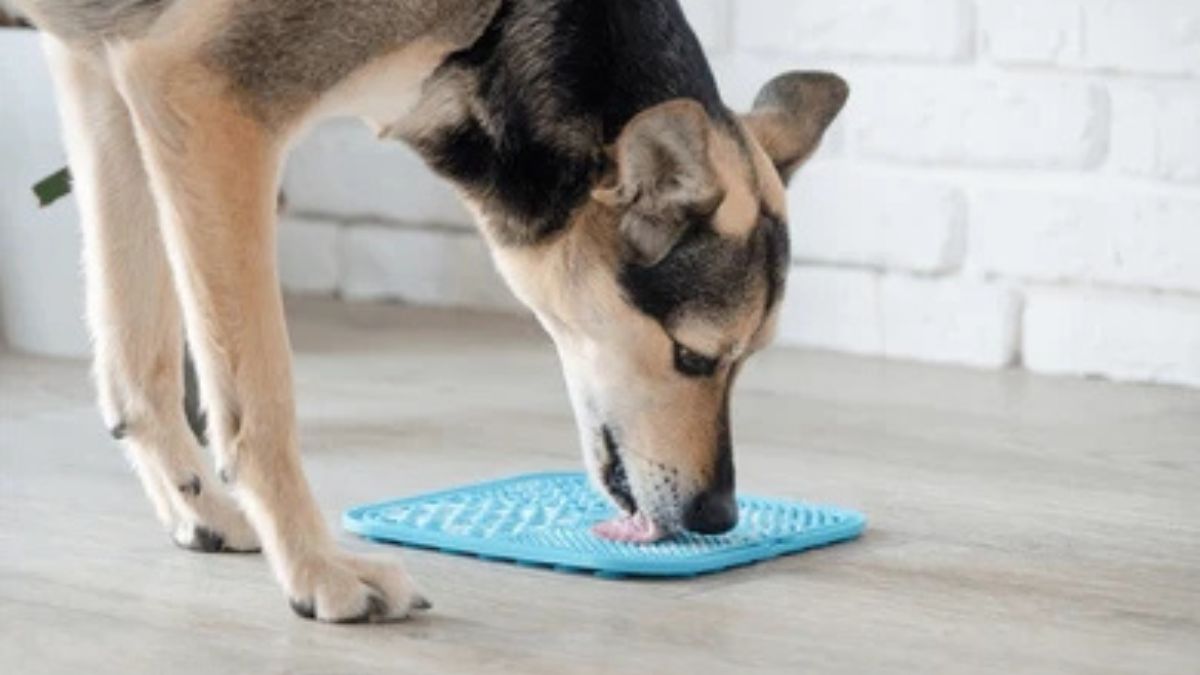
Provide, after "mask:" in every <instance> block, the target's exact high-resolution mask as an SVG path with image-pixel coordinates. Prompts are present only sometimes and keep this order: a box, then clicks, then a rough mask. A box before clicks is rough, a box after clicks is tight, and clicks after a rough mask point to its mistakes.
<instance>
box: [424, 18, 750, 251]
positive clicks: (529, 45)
mask: <svg viewBox="0 0 1200 675" xmlns="http://www.w3.org/2000/svg"><path fill="white" fill-rule="evenodd" d="M464 74H465V75H467V77H466V78H463V77H462V76H463V75H464ZM440 78H444V79H445V80H451V79H455V80H456V81H458V80H466V81H472V82H476V83H477V86H476V88H475V90H474V91H471V92H468V93H467V95H468V96H469V97H471V98H473V99H474V105H472V106H470V108H471V110H472V111H473V112H472V115H473V116H472V117H469V118H468V119H466V120H456V121H454V122H453V123H451V124H448V125H447V126H446V127H445V128H443V129H441V130H439V131H437V132H435V133H432V134H427V135H425V136H423V137H421V138H418V139H414V144H415V145H416V147H417V148H418V150H420V151H421V152H422V154H423V155H424V156H425V157H426V159H427V160H428V161H429V162H430V164H431V165H432V166H433V167H434V168H435V169H437V170H438V171H439V172H441V173H443V174H445V175H446V176H448V177H450V178H451V179H453V180H455V181H457V182H459V183H460V184H462V185H464V186H465V187H467V188H468V189H469V190H471V191H472V192H473V193H474V194H476V196H478V197H480V198H481V199H483V200H484V201H486V202H487V203H488V206H490V207H492V209H493V210H494V211H495V212H499V213H501V214H503V215H504V216H505V217H504V221H505V222H503V223H501V224H499V225H498V232H497V234H498V235H499V236H500V237H501V238H502V240H504V241H505V243H510V244H522V243H533V242H537V241H539V240H541V239H543V238H544V237H546V236H549V235H552V234H554V233H556V232H559V231H560V230H561V229H562V228H563V227H564V226H566V224H567V222H568V220H569V217H570V215H571V213H572V212H573V211H574V210H575V209H576V208H577V207H578V206H579V205H580V204H581V203H582V202H583V200H585V199H586V198H587V197H588V193H589V191H590V189H591V188H592V186H593V185H594V184H595V182H596V179H597V178H598V177H599V176H600V175H602V174H603V173H604V172H605V171H607V170H608V168H609V165H608V162H609V160H608V158H607V157H606V155H605V146H606V145H608V144H611V143H612V142H613V141H614V140H615V139H616V137H617V136H618V135H619V134H620V132H621V130H622V129H623V128H624V127H625V125H626V123H628V122H629V120H631V119H632V118H633V117H634V116H635V115H637V114H638V113H639V112H641V111H643V110H646V109H648V108H651V107H653V106H655V105H657V104H659V103H663V102H666V101H668V100H671V99H675V98H682V97H686V98H692V99H695V100H697V101H699V102H700V103H702V104H703V105H704V106H705V108H706V109H707V110H708V112H709V115H710V116H711V117H713V118H714V119H717V120H724V121H729V120H731V119H732V116H731V113H730V112H729V111H728V110H727V109H726V108H725V106H724V104H722V102H721V98H720V95H719V94H718V92H717V86H716V82H715V80H714V78H713V76H712V72H711V71H710V70H709V67H708V63H707V61H706V59H705V57H704V53H703V51H702V49H701V47H700V44H699V42H698V41H697V40H696V37H695V35H694V34H693V33H692V30H691V28H690V27H689V26H688V24H687V21H686V20H685V19H684V16H683V12H682V10H681V9H680V8H679V4H678V3H677V2H676V1H675V0H637V2H631V1H629V0H554V1H546V0H506V2H505V3H504V5H503V7H502V8H501V10H500V11H499V13H498V14H497V16H496V17H495V19H493V21H492V24H491V26H490V27H489V28H488V30H487V31H486V32H485V33H484V35H483V36H482V37H481V38H480V39H479V40H478V41H477V42H476V43H475V44H474V45H473V46H472V47H471V48H469V49H466V50H463V51H461V52H459V53H456V54H453V55H451V57H450V58H449V59H447V60H446V62H445V63H444V64H443V65H442V66H441V68H440V69H439V71H438V73H437V74H435V77H434V82H433V84H432V85H431V86H436V84H437V81H438V80H439V79H440ZM489 130H491V131H489Z"/></svg>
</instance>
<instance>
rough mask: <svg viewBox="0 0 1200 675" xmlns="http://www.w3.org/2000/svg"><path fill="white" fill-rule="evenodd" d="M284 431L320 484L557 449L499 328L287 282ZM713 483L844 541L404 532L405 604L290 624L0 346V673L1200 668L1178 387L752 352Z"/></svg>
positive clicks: (1189, 477)
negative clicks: (614, 557) (516, 557)
mask: <svg viewBox="0 0 1200 675" xmlns="http://www.w3.org/2000/svg"><path fill="white" fill-rule="evenodd" d="M291 310H292V314H293V333H294V335H295V346H296V349H297V386H298V391H299V408H300V419H301V422H300V423H301V434H302V439H303V440H302V444H303V447H304V452H305V461H306V464H307V467H308V469H309V474H310V476H311V477H312V480H313V482H314V485H315V489H316V491H317V494H318V496H319V498H320V500H321V502H322V505H323V506H324V508H325V509H326V511H327V514H328V517H329V519H330V520H331V522H336V518H337V514H338V513H339V512H340V511H341V510H342V509H343V508H345V507H347V506H349V505H351V504H354V503H358V502H363V501H368V500H373V499H382V498H387V497H392V496H397V495H401V494H405V493H411V492H414V491H423V490H429V489H434V488H439V487H443V486H449V485H453V484H456V483H461V482H466V481H472V480H478V479H481V478H486V477H491V476H499V475H505V474H511V473H516V472H520V471H529V470H543V469H553V468H573V467H575V466H576V465H577V463H578V460H577V459H576V452H577V451H576V449H575V446H574V443H575V435H574V431H573V429H572V422H571V418H570V413H569V410H568V407H567V404H566V401H565V396H564V393H563V387H562V385H561V384H560V382H559V375H558V372H557V366H556V363H555V358H554V355H553V352H552V350H551V348H550V345H549V343H548V342H547V340H546V339H545V338H544V337H542V335H541V334H540V332H539V331H538V329H537V328H536V327H534V326H533V325H532V324H531V323H530V322H528V321H522V320H516V319H511V318H500V317H494V316H485V315H470V314H462V313H451V312H441V311H430V310H416V309H403V308H398V307H392V306H346V305H340V304H337V303H330V302H317V301H304V302H299V303H293V305H292V307H291ZM735 417H736V421H735V437H736V440H737V456H738V471H739V483H740V486H741V487H742V488H743V489H744V490H746V491H753V492H757V493H764V494H774V495H781V496H791V497H805V498H809V499H814V500H822V501H831V502H837V503H842V504H845V505H848V506H854V507H857V508H860V509H862V510H864V511H865V512H866V513H867V514H868V515H869V517H870V519H871V525H870V530H869V532H868V533H867V535H866V536H864V538H863V539H861V540H860V541H858V542H855V543H853V544H849V545H844V546H838V547H833V548H830V549H825V550H821V551H815V552H811V553H808V554H805V555H802V556H797V557H792V558H788V559H784V560H780V561H775V562H771V563H767V564H763V565H758V566H755V567H751V568H747V569H742V570H736V571H733V572H729V573H725V574H720V575H715V576H710V577H705V578H702V579H697V580H691V581H683V582H613V581H604V580H598V579H592V578H589V577H580V576H567V575H561V574H556V573H552V572H544V571H537V570H527V569H522V568H518V567H514V566H507V565H502V564H488V563H482V562H478V561H474V560H471V559H467V558H459V557H449V556H441V555H435V554H432V553H424V552H409V551H404V552H401V551H398V550H395V549H388V548H380V547H376V546H372V545H369V544H366V543H363V542H358V541H355V540H353V539H351V538H349V537H345V542H346V544H347V545H348V546H351V547H354V548H357V549H361V550H374V551H377V552H378V553H380V554H381V555H385V556H403V557H404V558H405V559H406V561H407V563H408V565H409V567H410V569H411V571H412V572H413V574H414V575H415V576H416V577H417V578H418V579H419V580H420V581H421V583H422V584H423V586H424V587H425V588H426V589H427V590H428V591H429V593H430V595H431V596H432V597H433V599H434V601H435V603H436V609H435V611H434V612H433V613H432V614H430V615H428V616H425V617H422V618H420V619H418V620H415V621H413V622H410V623H407V624H402V625H391V626H369V627H353V628H347V627H329V626H319V625H314V624H311V623H307V622H303V621H300V620H298V619H295V618H294V617H293V616H292V615H291V613H290V611H289V610H288V609H287V606H286V604H285V603H284V602H283V600H282V598H281V597H280V594H279V592H278V591H277V590H276V589H275V587H274V584H273V583H272V582H271V579H270V578H269V576H268V572H267V570H266V567H265V565H263V563H262V561H261V559H260V558H259V557H257V556H200V555H195V554H189V553H186V552H184V551H180V550H177V549H175V548H174V547H172V546H171V544H170V543H169V541H168V539H167V536H166V535H165V534H164V533H162V532H159V531H158V529H157V526H156V525H155V523H154V521H153V518H152V516H151V514H150V509H149V506H148V505H147V504H146V503H145V501H144V498H143V497H142V496H141V494H140V492H139V490H138V487H137V483H136V480H135V479H134V478H133V476H132V475H131V474H130V473H129V471H128V469H127V468H126V467H125V465H124V462H123V460H122V459H121V457H120V455H119V453H118V452H117V450H116V449H115V448H114V447H113V444H112V442H111V441H109V440H108V439H107V437H106V436H105V434H104V431H103V429H102V428H101V425H100V423H99V419H98V416H97V414H96V413H95V412H94V409H93V406H92V401H91V392H90V386H89V384H88V379H87V374H86V366H85V365H84V364H82V363H70V362H61V361H50V360H45V359H36V358H30V357H23V356H16V355H13V354H0V672H2V673H22V674H23V673H60V672H79V671H85V670H86V671H92V672H95V671H99V672H120V673H161V672H171V673H191V672H197V673H199V672H230V673H233V672H252V673H267V672H295V673H344V672H413V673H436V672H464V673H489V672H516V673H555V674H557V673H567V672H581V673H592V672H595V673H600V672H656V671H657V672H660V673H675V672H692V673H699V672H737V673H743V672H747V673H748V672H764V673H765V672H792V673H796V672H830V673H856V674H858V673H868V672H887V671H892V672H980V673H1012V672H1079V673H1194V672H1200V524H1198V522H1197V516H1198V515H1200V394H1198V393H1197V392H1188V391H1184V390H1178V389H1169V388H1153V387H1133V386H1116V385H1111V384H1106V383H1099V382H1087V381H1072V380H1053V379H1044V378H1037V377H1032V376H1029V375H1027V374H1022V373H1002V374H995V373H977V372H970V371H963V370H955V369H942V368H933V367H928V366H918V365H910V364H897V363H884V362H879V361H872V360H863V359H852V358H846V357H839V356H832V355H826V354H817V353H805V352H795V351H785V350H775V351H772V352H770V353H768V354H766V355H764V356H763V357H761V358H759V359H758V360H757V361H756V362H755V363H753V364H752V366H751V368H750V369H749V372H748V373H747V374H746V377H745V378H744V380H743V382H742V384H741V385H740V391H739V394H738V396H737V399H736V410H735Z"/></svg>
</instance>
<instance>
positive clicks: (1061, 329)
mask: <svg viewBox="0 0 1200 675" xmlns="http://www.w3.org/2000/svg"><path fill="white" fill-rule="evenodd" d="M1023 324H1024V327H1025V330H1024V336H1023V340H1022V353H1023V354H1024V361H1025V365H1026V367H1028V368H1029V369H1030V370H1033V371H1035V372H1039V373H1048V374H1060V375H1101V376H1104V377H1110V378H1113V379H1117V380H1131V381H1140V382H1161V383H1169V384H1182V385H1189V386H1193V387H1200V299H1196V298H1186V297H1178V298H1171V297H1163V296H1158V295H1150V294H1141V293H1128V292H1116V291H1109V292H1100V291H1087V290H1063V289H1033V290H1031V291H1030V292H1029V294H1028V299H1027V304H1026V308H1025V315H1024V320H1023Z"/></svg>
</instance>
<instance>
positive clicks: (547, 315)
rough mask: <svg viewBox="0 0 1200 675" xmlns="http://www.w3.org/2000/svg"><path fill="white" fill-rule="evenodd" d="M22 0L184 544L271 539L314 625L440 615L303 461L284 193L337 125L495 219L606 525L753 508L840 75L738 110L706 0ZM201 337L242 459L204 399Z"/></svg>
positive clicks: (113, 323)
mask: <svg viewBox="0 0 1200 675" xmlns="http://www.w3.org/2000/svg"><path fill="white" fill-rule="evenodd" d="M17 6H18V8H19V9H21V10H22V11H23V12H24V13H26V14H27V15H28V16H29V17H30V18H31V19H32V20H33V22H34V23H35V25H37V26H39V27H41V28H42V29H43V30H44V31H45V32H46V34H47V37H46V49H47V52H48V54H49V57H50V60H51V62H52V67H53V72H54V77H55V81H56V86H57V90H58V93H59V97H60V102H61V110H62V121H63V127H64V133H65V136H66V141H67V148H68V152H69V157H70V163H71V168H72V170H73V172H74V174H75V176H76V186H77V188H76V189H77V192H78V198H79V201H80V205H81V209H82V219H83V233H84V241H85V247H84V248H85V259H86V270H87V282H88V283H87V287H88V291H87V307H88V316H89V322H90V326H91V331H92V334H93V336H94V341H95V352H96V355H95V375H96V380H97V386H98V389H99V399H100V408H101V410H102V413H103V416H104V418H105V420H106V421H107V423H108V424H109V425H110V427H111V429H112V430H113V434H114V435H115V436H117V437H118V438H120V439H121V440H122V443H123V444H124V446H125V447H126V449H127V450H128V454H129V456H130V458H131V459H132V462H133V463H134V465H135V467H136V469H137V473H138V475H139V477H140V478H141V481H142V483H143V486H144V487H145V490H146V493H147V494H148V495H149V497H150V500H151V501H152V502H153V504H154V507H155V510H156V512H157V514H158V517H159V519H160V520H161V521H162V522H163V523H164V524H165V525H166V526H167V527H168V528H169V529H170V531H171V532H172V535H173V537H174V538H175V540H176V542H178V543H179V544H180V545H182V546H185V547H188V548H194V549H198V550H205V551H214V550H230V551H240V550H254V549H257V548H258V547H259V546H260V542H261V547H262V549H263V550H264V551H265V552H266V555H267V559H268V560H269V561H270V563H271V566H272V568H273V569H274V571H275V574H276V576H277V578H278V579H279V582H280V584H281V585H282V587H283V589H284V591H285V593H286V594H287V596H288V598H289V599H290V600H291V604H292V607H293V608H295V610H296V611H297V612H298V613H299V614H301V615H302V616H305V617H309V618H317V619H320V620H323V621H363V620H380V619H388V618H396V617H402V616H405V615H407V614H408V613H409V612H410V611H412V610H414V609H421V608H424V607H426V606H428V603H427V602H426V601H425V600H424V598H422V596H421V595H420V594H419V593H418V592H417V591H416V590H415V588H414V585H413V584H412V582H411V581H410V579H409V578H408V577H407V575H406V574H405V573H404V572H403V570H402V568H401V567H400V566H399V565H398V564H395V563H393V562H379V561H369V560H365V559H361V558H358V557H353V556H350V555H347V554H344V553H342V552H340V551H338V550H337V548H336V547H335V545H334V543H333V539H332V537H331V535H330V533H329V531H328V529H327V526H326V524H325V522H324V521H323V519H322V517H321V515H320V512H319V511H318V509H317V506H316V504H315V503H314V500H313V496H312V493H311V491H310V490H309V487H308V484H307V482H306V480H305V477H304V473H303V470H302V469H301V465H300V456H299V453H298V451H297V438H296V424H295V411H294V404H293V397H292V382H291V371H290V355H289V346H288V338H287V333H286V331H285V327H284V314H283V306H282V302H281V299H280V291H279V284H278V282H277V278H276V269H275V267H276V266H275V261H274V255H275V220H276V218H275V210H276V209H275V195H276V191H277V185H278V182H279V174H280V166H281V164H282V163H283V160H284V156H285V153H286V151H287V149H288V146H289V145H290V144H291V143H292V142H293V140H294V139H295V138H296V137H297V135H298V134H300V133H301V132H302V131H303V130H304V129H305V128H306V127H308V126H309V125H311V124H312V123H313V122H314V121H315V120H318V119H320V118H323V117H328V116H332V115H351V116H357V117H361V118H363V119H365V120H367V122H368V123H369V124H371V125H373V126H374V128H375V129H377V130H378V132H379V135H380V136H383V137H389V138H397V139H402V140H404V141H405V142H407V143H409V144H410V145H411V146H412V147H414V148H416V150H417V151H419V152H420V153H421V154H422V155H423V156H424V158H425V159H426V160H427V161H428V163H429V164H430V166H432V167H433V168H434V169H435V170H436V171H438V172H439V173H441V174H442V175H444V176H446V177H447V178H448V179H450V180H451V181H452V182H453V183H454V184H455V185H456V186H457V187H458V189H459V190H460V192H461V193H462V195H463V198H464V199H465V200H466V202H467V203H468V204H469V205H470V206H471V207H472V209H473V211H474V212H475V213H476V215H477V217H478V220H479V223H480V229H481V230H482V232H483V234H484V236H485V237H486V239H487V240H488V242H489V244H490V245H491V249H492V252H493V255H494V258H495V261H496V264H497V266H498V267H499V269H500V271H501V273H502V274H503V275H504V277H505V278H506V279H507V280H508V282H509V284H510V285H511V287H512V289H513V291H514V292H515V293H516V294H517V296H519V298H520V299H521V300H522V301H523V302H525V303H526V304H527V305H529V307H530V308H532V310H533V311H534V312H535V313H536V315H537V316H538V318H539V319H540V320H541V322H542V324H543V325H544V326H545V328H546V330H547V331H548V332H549V333H550V335H551V336H552V337H553V339H554V341H555V343H556V344H557V347H558V351H559V354H560V356H561V359H562V364H563V369H564V372H565V374H566V379H567V382H568V387H569V391H570V395H571V401H572V404H573V406H574V409H575V414H576V417H577V421H578V427H579V432H580V437H581V441H582V449H583V456H584V459H585V462H586V464H587V468H588V470H589V472H590V474H591V476H592V478H593V480H594V481H595V483H596V485H597V486H598V487H600V488H601V489H603V490H604V491H605V492H606V493H607V494H608V495H609V496H610V497H611V498H612V499H613V501H614V502H615V503H616V504H617V505H619V506H620V507H621V508H622V509H623V510H624V512H625V513H626V514H627V517H626V518H624V519H622V520H619V521H616V522H614V523H611V524H609V525H608V526H606V527H604V528H601V532H602V533H603V534H605V535H606V536H610V537H614V538H621V539H627V540H634V541H652V540H654V539H657V538H659V537H662V536H666V535H669V534H671V533H673V532H676V531H679V530H683V529H686V530H693V531H698V532H721V531H725V530H727V529H729V528H730V527H732V526H733V525H734V524H735V522H736V520H737V513H736V507H735V502H734V500H733V491H734V471H733V457H732V444H731V441H730V429H729V398H730V390H731V388H732V386H733V382H734V379H735V378H736V376H737V373H738V370H739V367H740V366H741V364H742V363H743V361H744V360H745V359H746V358H747V357H749V356H750V355H751V354H752V353H753V352H754V351H755V350H758V349H760V348H761V347H762V346H763V345H764V344H766V342H767V341H768V340H769V339H770V337H771V334H772V327H773V324H774V320H775V316H776V314H777V308H778V306H779V300H780V296H781V294H782V292H783V285H784V279H785V275H786V273H787V269H788V260H789V253H788V237H787V225H786V222H785V217H786V216H785V199H784V183H785V182H786V180H787V179H788V178H789V176H790V175H791V173H792V172H793V171H794V170H795V169H796V168H797V167H798V166H799V165H800V164H801V163H802V162H803V161H804V160H805V159H806V158H807V157H808V156H809V155H811V154H812V152H813V151H814V149H815V148H816V146H817V144H818V143H819V141H820V138H821V136H822V133H823V132H824V130H825V128H826V127H827V126H828V124H829V123H830V122H831V121H832V120H833V118H834V117H835V116H836V115H837V113H838V112H839V111H840V109H841V108H842V105H843V104H844V102H845V100H846V96H847V88H846V85H845V83H844V82H843V81H842V80H841V79H840V78H838V77H837V76H834V75H830V74H824V73H789V74H786V75H782V76H780V77H778V78H776V79H775V80H773V81H772V82H770V83H769V84H767V85H766V87H765V88H764V89H763V91H762V93H761V95H760V96H759V99H758V102H757V103H756V105H755V108H754V110H753V111H751V112H749V113H748V114H746V115H742V116H738V115H734V114H733V113H731V112H730V111H729V110H728V109H727V108H726V107H725V106H724V105H723V104H722V102H721V99H720V96H719V95H718V92H717V89H716V86H715V84H714V81H713V77H712V74H711V72H710V70H709V68H708V65H707V63H706V61H705V58H704V55H703V54H702V52H701V48H700V46H699V44H698V43H697V41H696V38H695V36H694V35H693V33H692V31H691V29H690V28H689V27H688V25H687V23H686V21H685V19H684V17H683V14H682V12H681V10H680V8H679V6H678V4H677V3H676V1H675V0H636V1H635V0H17ZM185 335H186V341H187V343H188V344H189V345H190V347H191V351H192V353H193V356H194V358H195V363H196V371H197V374H198V376H199V381H200V391H201V399H202V401H203V405H204V409H205V411H206V413H207V415H208V422H209V428H208V431H209V434H210V436H211V444H212V446H213V449H214V452H215V454H216V458H217V465H218V467H219V469H220V470H219V472H213V471H212V470H211V469H210V468H208V467H207V466H206V463H205V462H204V461H203V458H202V453H201V451H200V447H199V444H198V443H197V440H196V438H195V437H194V436H193V434H192V433H191V431H190V430H189V427H188V420H187V417H186V416H185V413H184V410H183V409H182V406H181V405H180V404H179V400H180V396H181V393H182V392H183V389H184V368H183V365H182V364H183V358H182V354H181V352H182V350H183V345H184V341H185V340H184V336H185ZM218 474H219V475H220V477H221V479H223V482H224V483H225V485H222V483H221V482H219V481H218V480H217V475H218ZM230 494H232V495H234V496H236V502H235V501H234V499H232V498H231V497H230V496H229V495H230Z"/></svg>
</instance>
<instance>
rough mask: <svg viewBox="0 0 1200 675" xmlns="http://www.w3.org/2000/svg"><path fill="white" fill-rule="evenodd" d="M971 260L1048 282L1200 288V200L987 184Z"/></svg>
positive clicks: (976, 213)
mask: <svg viewBox="0 0 1200 675" xmlns="http://www.w3.org/2000/svg"><path fill="white" fill-rule="evenodd" d="M970 209H971V230H970V234H969V241H970V249H971V251H970V254H969V260H970V265H971V266H972V267H977V268H979V269H980V270H981V271H983V272H987V273H992V274H998V275H1003V276H1009V277H1020V278H1023V279H1033V280H1040V281H1049V282H1102V283H1107V284H1116V285H1125V286H1138V287H1148V288H1155V289H1164V290H1179V291H1193V292H1195V291H1200V264H1198V261H1200V199H1186V198H1167V197H1155V196H1140V195H1138V194H1108V195H1104V196H1101V195H1099V194H1097V192H1096V191H1089V192H1087V193H1082V194H1073V193H1072V194H1058V193H1044V192H1040V191H1033V190H999V189H994V190H983V191H980V192H978V193H975V194H973V195H972V197H971V201H970Z"/></svg>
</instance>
